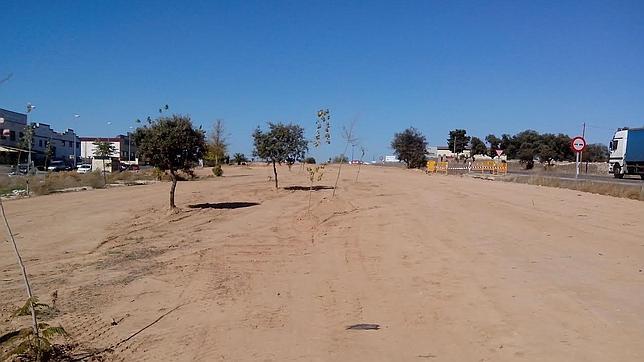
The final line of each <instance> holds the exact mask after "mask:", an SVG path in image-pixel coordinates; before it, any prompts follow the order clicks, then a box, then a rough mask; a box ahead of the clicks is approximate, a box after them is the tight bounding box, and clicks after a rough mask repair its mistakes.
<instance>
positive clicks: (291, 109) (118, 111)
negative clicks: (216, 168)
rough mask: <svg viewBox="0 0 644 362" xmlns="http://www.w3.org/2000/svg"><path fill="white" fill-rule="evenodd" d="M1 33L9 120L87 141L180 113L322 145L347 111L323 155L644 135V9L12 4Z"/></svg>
mask: <svg viewBox="0 0 644 362" xmlns="http://www.w3.org/2000/svg"><path fill="white" fill-rule="evenodd" d="M0 22H1V23H2V24H3V26H2V29H1V30H0V49H1V54H2V56H0V79H2V78H4V77H5V76H6V75H7V74H9V73H11V74H13V76H12V78H11V79H10V80H8V81H7V82H5V83H3V84H0V108H7V109H11V110H17V111H23V110H24V107H25V104H26V103H27V102H32V103H33V104H35V105H36V106H37V108H36V110H35V111H34V112H33V113H32V115H31V116H30V121H39V122H44V123H50V124H52V125H53V126H54V127H55V128H56V129H63V128H67V127H69V128H73V129H75V130H77V132H78V133H79V134H80V135H81V136H107V135H114V134H117V133H124V132H126V131H127V130H128V127H130V126H135V124H134V120H135V119H137V118H141V119H144V118H145V117H146V116H148V115H150V116H156V115H157V114H158V111H157V110H158V108H159V107H160V106H162V105H164V104H169V105H170V110H171V111H173V112H177V113H183V114H189V115H190V116H191V117H192V118H193V121H194V122H195V123H196V124H202V125H203V126H204V128H206V129H210V128H211V125H212V122H213V121H214V120H215V119H218V118H220V119H223V120H224V122H225V125H226V128H227V131H228V133H229V134H230V136H229V141H230V151H231V152H243V153H246V154H250V152H251V150H252V145H251V139H250V134H251V132H252V130H253V129H254V128H255V127H257V126H258V125H263V124H264V123H265V122H266V121H286V122H296V123H300V124H302V125H304V126H305V128H306V129H307V132H308V135H309V136H312V135H313V130H314V124H315V113H316V110H317V109H319V108H320V107H324V108H329V109H330V110H331V113H332V127H333V130H334V134H333V139H332V144H331V146H325V147H323V148H322V149H320V150H312V154H313V155H315V156H317V157H319V158H326V157H329V156H331V155H334V154H339V153H340V152H341V151H342V148H343V146H342V144H341V143H342V141H341V137H340V133H341V132H340V131H341V128H342V126H343V125H348V124H349V123H351V121H352V120H354V119H355V120H356V134H357V136H358V137H359V139H360V142H361V144H362V145H364V147H365V148H366V149H367V152H368V156H367V158H368V159H372V158H373V157H376V158H377V157H379V156H381V155H384V154H390V153H391V150H390V149H389V144H390V141H391V138H392V136H393V134H394V133H395V132H397V131H401V130H403V129H404V128H406V127H408V126H414V127H416V128H418V129H420V130H421V131H422V132H423V133H424V134H425V135H426V136H427V138H428V140H429V143H430V144H432V145H442V144H446V137H447V134H448V132H449V130H450V129H453V128H465V129H467V130H468V134H470V135H474V136H479V137H485V136H486V135H487V134H489V133H495V134H497V135H500V134H501V133H511V134H512V133H516V132H518V131H521V130H524V129H527V128H531V129H536V130H538V131H541V132H563V133H567V134H569V135H574V134H576V133H580V132H581V124H582V123H583V122H584V121H585V122H587V123H588V124H589V128H588V129H587V136H588V137H587V138H588V139H589V141H590V142H602V143H607V142H608V141H609V139H610V137H611V135H612V132H613V130H614V129H615V128H616V127H620V126H642V125H644V2H642V1H603V2H595V1H529V2H528V1H473V2H461V1H441V2H439V1H391V2H381V1H364V2H362V1H349V2H346V1H338V2H335V1H305V0H302V1H203V2H197V1H191V2H185V4H184V2H178V1H176V2H163V1H55V2H53V1H42V2H30V1H3V2H2V9H1V12H0ZM74 113H77V114H80V115H81V117H80V118H79V119H77V120H74V118H73V114H74ZM107 122H111V124H110V125H108V123H107Z"/></svg>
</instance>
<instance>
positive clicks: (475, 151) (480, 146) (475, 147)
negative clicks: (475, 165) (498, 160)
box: [470, 137, 487, 159]
mask: <svg viewBox="0 0 644 362" xmlns="http://www.w3.org/2000/svg"><path fill="white" fill-rule="evenodd" d="M470 154H471V155H472V159H473V158H474V156H475V155H485V154H487V147H486V146H485V143H484V142H483V141H482V140H481V139H480V138H478V137H472V140H471V141H470Z"/></svg>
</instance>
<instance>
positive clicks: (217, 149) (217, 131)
mask: <svg viewBox="0 0 644 362" xmlns="http://www.w3.org/2000/svg"><path fill="white" fill-rule="evenodd" d="M226 138H227V137H226V131H225V130H224V121H222V120H221V119H218V120H216V121H215V123H214V124H213V126H212V132H211V133H210V141H209V142H208V150H207V154H206V159H207V160H210V161H212V162H213V163H214V164H215V165H220V164H221V163H222V162H223V161H224V159H225V158H226V151H227V150H228V143H227V139H226ZM226 163H227V162H226Z"/></svg>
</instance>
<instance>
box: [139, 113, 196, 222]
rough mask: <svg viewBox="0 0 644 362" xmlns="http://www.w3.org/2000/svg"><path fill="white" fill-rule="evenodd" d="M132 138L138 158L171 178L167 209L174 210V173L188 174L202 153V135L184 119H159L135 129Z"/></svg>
mask: <svg viewBox="0 0 644 362" xmlns="http://www.w3.org/2000/svg"><path fill="white" fill-rule="evenodd" d="M134 139H135V142H136V145H137V147H138V150H139V154H140V155H141V157H142V158H144V159H145V160H147V161H148V162H149V163H150V164H151V165H152V166H154V167H156V168H158V169H159V170H161V171H163V172H168V173H169V174H170V178H171V179H172V186H171V187H170V209H175V208H176V205H175V203H174V193H175V190H176V188H177V182H178V181H179V175H178V172H180V171H183V172H185V173H188V174H192V168H193V167H195V166H196V165H197V164H198V162H199V160H200V159H201V158H202V157H203V155H204V152H205V150H206V136H205V132H204V131H203V130H201V129H195V128H194V127H193V126H192V121H191V120H190V117H188V116H182V115H172V116H170V117H160V118H159V119H157V120H155V121H152V122H151V123H150V124H149V125H146V126H143V127H139V128H137V129H136V131H135V133H134Z"/></svg>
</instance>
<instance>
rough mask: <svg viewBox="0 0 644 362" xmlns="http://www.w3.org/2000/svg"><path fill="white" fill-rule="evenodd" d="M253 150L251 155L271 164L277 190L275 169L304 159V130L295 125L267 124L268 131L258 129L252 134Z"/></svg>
mask: <svg viewBox="0 0 644 362" xmlns="http://www.w3.org/2000/svg"><path fill="white" fill-rule="evenodd" d="M253 142H254V145H255V149H254V150H253V155H254V156H257V157H260V158H263V159H264V160H266V161H268V162H271V163H272V164H273V173H274V174H275V188H278V187H279V186H278V182H277V167H276V166H275V164H277V163H279V164H280V165H281V164H282V163H283V162H287V163H289V162H290V163H292V162H294V161H295V160H301V159H302V158H304V155H305V154H306V151H307V150H308V149H309V148H308V145H307V141H306V139H305V138H304V128H302V127H301V126H299V125H296V124H290V123H289V124H283V123H272V122H268V131H262V130H261V129H260V128H259V127H257V129H256V130H255V132H253Z"/></svg>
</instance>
